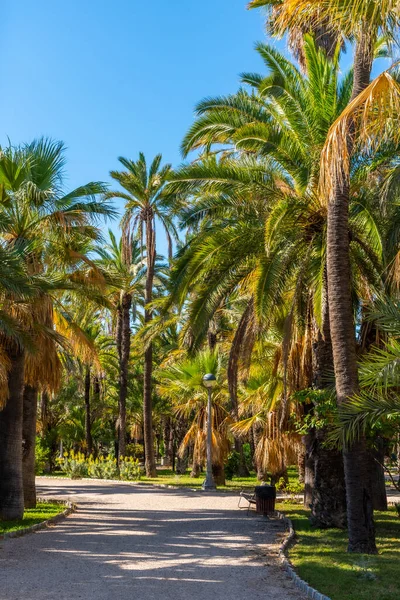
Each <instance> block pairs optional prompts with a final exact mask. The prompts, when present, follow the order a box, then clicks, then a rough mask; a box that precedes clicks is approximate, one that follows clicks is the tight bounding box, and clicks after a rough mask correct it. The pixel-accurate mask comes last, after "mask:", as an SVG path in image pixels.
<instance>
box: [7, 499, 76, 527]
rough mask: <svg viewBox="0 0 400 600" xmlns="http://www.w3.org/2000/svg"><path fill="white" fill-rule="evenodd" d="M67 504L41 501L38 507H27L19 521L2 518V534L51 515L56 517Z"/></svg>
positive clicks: (39, 521) (45, 519)
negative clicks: (3, 519)
mask: <svg viewBox="0 0 400 600" xmlns="http://www.w3.org/2000/svg"><path fill="white" fill-rule="evenodd" d="M64 510H65V506H63V505H62V504H53V503H51V502H40V503H38V505H37V507H36V508H27V509H26V510H25V512H24V516H23V519H21V520H19V521H1V520H0V535H3V534H4V533H9V532H10V531H18V530H20V529H25V527H31V526H32V525H36V524H37V523H42V522H43V521H47V519H50V518H51V517H55V516H56V515H59V514H60V513H62V512H64Z"/></svg>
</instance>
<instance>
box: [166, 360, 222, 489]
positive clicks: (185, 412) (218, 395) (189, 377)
mask: <svg viewBox="0 0 400 600" xmlns="http://www.w3.org/2000/svg"><path fill="white" fill-rule="evenodd" d="M206 373H215V376H216V378H217V380H218V383H219V386H218V387H217V388H216V390H215V391H214V393H213V398H212V419H211V423H212V464H213V473H214V477H215V479H216V483H217V484H219V485H224V484H225V476H224V461H225V459H226V457H227V455H228V453H229V450H230V441H229V424H230V415H229V412H228V411H227V408H226V405H227V394H226V392H225V390H224V378H225V376H224V368H223V365H222V361H221V356H219V355H218V354H217V353H216V352H210V351H203V352H200V353H198V354H197V355H196V356H195V357H194V358H189V359H183V360H182V359H180V360H178V361H177V362H176V363H175V364H172V365H170V366H168V367H166V368H163V369H160V370H159V372H158V373H157V379H158V382H159V383H158V391H159V394H160V395H161V396H162V397H164V398H166V399H168V400H169V401H170V402H171V403H172V407H173V410H174V412H175V413H176V415H177V416H178V417H185V418H186V419H188V420H189V421H191V425H190V427H189V430H188V432H187V434H186V436H185V437H184V439H183V441H182V444H181V447H180V452H181V453H183V452H185V451H186V449H187V448H188V446H189V445H193V463H194V464H198V465H204V463H205V458H206V433H207V393H206V390H205V388H204V385H203V377H204V375H205V374H206Z"/></svg>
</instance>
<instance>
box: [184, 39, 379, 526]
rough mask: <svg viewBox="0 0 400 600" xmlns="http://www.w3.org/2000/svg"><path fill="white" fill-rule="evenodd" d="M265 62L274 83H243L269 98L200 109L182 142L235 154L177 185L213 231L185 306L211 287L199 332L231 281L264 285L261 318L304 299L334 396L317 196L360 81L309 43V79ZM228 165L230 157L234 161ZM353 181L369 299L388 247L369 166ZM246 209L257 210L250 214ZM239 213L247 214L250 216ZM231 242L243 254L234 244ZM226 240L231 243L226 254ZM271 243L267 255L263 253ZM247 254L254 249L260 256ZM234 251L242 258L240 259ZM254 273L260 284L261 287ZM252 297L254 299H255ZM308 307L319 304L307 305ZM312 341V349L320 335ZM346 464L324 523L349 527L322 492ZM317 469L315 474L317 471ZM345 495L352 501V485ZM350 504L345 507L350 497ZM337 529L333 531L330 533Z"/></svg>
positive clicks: (316, 380)
mask: <svg viewBox="0 0 400 600" xmlns="http://www.w3.org/2000/svg"><path fill="white" fill-rule="evenodd" d="M258 51H259V52H260V54H261V56H262V57H263V59H264V60H265V62H266V64H267V66H268V68H269V71H270V73H269V74H268V75H267V77H261V76H259V75H255V74H245V75H244V76H243V79H244V81H245V82H248V83H250V84H252V85H253V86H254V87H255V88H256V91H257V92H258V94H257V95H252V96H251V95H248V94H246V92H244V91H241V92H240V93H239V94H238V95H237V96H231V97H228V98H211V99H206V100H205V101H203V102H201V103H200V105H199V107H198V114H199V118H198V119H197V120H196V121H195V123H194V124H193V126H192V128H191V129H190V131H189V133H188V134H187V136H186V138H185V141H184V143H183V149H184V151H185V153H186V152H187V151H189V150H190V148H192V147H200V148H205V149H206V150H208V149H210V148H211V146H212V144H213V143H220V144H223V151H224V154H223V157H222V159H221V160H220V161H219V163H217V162H216V161H215V159H214V158H211V159H207V160H204V161H203V163H199V162H197V163H195V164H194V165H192V166H188V167H184V168H182V169H179V170H178V171H177V172H176V174H175V175H174V181H176V183H174V185H175V186H176V188H175V189H177V190H178V191H179V192H183V191H184V189H185V188H186V189H187V190H189V191H190V193H192V194H193V193H196V194H197V195H198V196H201V197H200V198H199V200H198V201H196V203H195V204H194V206H193V208H190V209H188V211H186V213H184V217H185V225H189V226H192V227H195V226H197V223H198V222H199V220H201V219H202V218H203V219H204V220H205V223H206V226H204V228H201V229H200V232H199V234H198V235H197V236H196V238H194V239H193V240H192V239H190V240H189V244H188V251H187V252H185V253H184V254H183V256H182V259H179V261H178V264H177V269H178V273H177V276H176V280H177V281H178V283H179V289H180V291H181V294H180V296H179V298H180V299H181V301H182V300H183V299H184V297H185V296H186V294H187V291H188V289H189V288H188V287H187V285H188V284H189V283H191V284H193V283H194V284H195V282H196V281H199V282H201V281H202V280H203V281H207V285H204V286H203V288H199V289H198V290H197V292H199V291H200V296H199V298H198V301H197V302H196V303H195V304H193V309H194V308H196V306H197V307H198V308H201V311H202V313H199V317H197V316H196V320H193V319H192V321H191V322H192V326H193V328H194V332H196V329H197V328H196V322H198V321H197V319H200V318H201V319H203V317H204V315H205V310H206V309H207V310H210V311H211V310H215V308H216V307H217V306H218V305H219V303H220V302H221V297H222V296H223V294H224V292H225V291H228V290H229V288H225V287H224V286H225V277H229V278H230V279H231V281H232V288H231V289H232V290H234V289H235V286H237V281H235V279H234V278H235V275H236V273H238V274H239V277H242V278H243V281H246V286H247V292H248V291H249V287H250V284H252V283H255V282H256V281H259V282H260V287H258V285H257V286H256V288H255V290H254V289H253V290H252V293H253V294H254V296H255V306H256V314H257V315H258V316H260V315H262V314H264V315H269V314H270V312H271V310H272V308H273V306H274V305H277V304H278V305H279V303H281V302H282V299H281V294H282V292H284V291H286V290H288V289H293V290H295V292H294V293H293V309H296V310H297V308H301V307H302V306H303V310H304V309H306V310H309V309H308V307H309V306H311V309H312V310H311V313H310V314H309V315H308V316H307V315H306V314H304V313H303V316H302V319H303V320H306V321H307V320H308V319H310V320H311V322H313V321H315V325H316V326H313V327H312V328H311V329H312V331H311V336H312V338H313V348H314V351H315V364H316V365H317V366H318V369H317V370H318V376H317V373H316V374H315V376H314V377H313V378H312V381H310V382H309V386H311V385H314V386H317V387H321V386H324V385H326V383H324V381H323V377H321V375H323V374H324V372H326V371H327V370H329V369H330V366H331V362H332V354H331V347H330V341H329V311H328V310H327V309H328V306H327V296H328V293H327V277H326V221H327V209H326V204H325V203H324V202H323V201H321V195H320V194H319V193H318V187H317V186H318V179H319V163H320V155H321V149H322V147H323V144H324V142H325V140H326V138H327V135H328V131H329V127H330V125H331V124H332V123H333V122H334V120H335V119H336V118H337V116H338V115H340V113H341V111H342V110H343V109H344V108H345V107H346V105H347V103H348V99H349V97H350V93H351V84H352V75H351V73H350V74H349V75H347V76H346V77H345V78H344V80H343V81H342V82H341V84H340V85H338V79H337V73H338V71H337V69H338V66H337V63H332V62H331V61H329V60H327V58H326V57H325V56H324V55H323V53H322V52H321V51H318V50H316V48H315V45H314V43H313V41H312V39H311V38H310V37H307V38H306V39H305V42H304V52H305V59H306V66H307V69H306V70H307V73H308V77H307V78H304V77H303V76H302V75H301V74H300V73H299V72H298V70H297V69H296V67H295V66H294V65H292V64H291V63H290V62H289V61H288V60H287V59H285V58H284V57H282V56H280V55H279V53H278V52H276V50H274V49H272V48H270V47H268V46H265V45H259V46H258ZM233 144H234V147H233V148H232V145H233ZM241 151H243V152H247V153H251V155H253V154H254V153H257V155H258V157H257V159H255V158H249V157H248V156H245V158H242V157H241V158H240V160H238V158H237V155H238V153H240V152H241ZM227 155H228V158H225V156H227ZM241 161H242V162H241ZM271 164H272V165H273V169H272V168H271ZM241 167H242V168H241ZM353 179H354V201H353V204H352V214H351V221H350V226H351V232H352V245H351V257H352V265H353V273H352V278H353V289H354V290H355V291H356V292H357V295H358V296H362V295H363V290H362V288H360V286H359V284H358V283H357V282H358V281H369V282H370V285H376V286H378V287H379V283H380V271H381V262H380V246H381V243H380V240H379V236H377V235H376V232H377V227H376V224H375V223H374V220H373V218H372V217H371V211H370V210H369V207H368V203H367V204H366V200H365V192H364V191H363V189H364V188H363V181H364V182H365V181H366V171H365V165H364V163H363V161H361V163H360V164H359V165H358V169H357V168H355V169H354V173H353ZM246 194H247V196H246ZM248 195H251V197H250V198H249V197H248ZM255 198H257V202H258V205H257V204H256V203H255ZM245 203H246V207H244V206H243V208H242V204H245ZM252 207H254V212H253V213H252V212H251V210H250V209H252ZM229 211H232V220H229V218H228V215H229ZM239 211H247V214H246V212H243V213H241V212H239ZM238 214H239V215H240V219H239V218H238ZM222 215H223V217H222ZM245 215H246V216H245ZM189 219H190V220H189ZM208 219H210V221H208ZM242 219H243V221H242ZM246 227H247V228H248V229H249V230H250V229H251V231H252V234H250V232H249V231H248V232H245V229H246ZM229 228H230V230H229ZM240 228H241V229H243V231H244V234H243V235H242V234H239V229H240ZM256 231H259V238H257V240H258V242H257V243H256V242H255V238H254V237H252V235H253V236H254V235H255V232H256ZM212 236H214V239H213V243H211V239H212ZM224 236H225V238H226V239H224ZM228 236H229V239H231V240H232V243H233V244H235V245H234V246H232V245H231V243H229V242H228ZM218 238H219V239H220V240H221V241H220V243H219V245H218V246H216V245H215V244H216V241H217V239H218ZM206 240H207V242H206ZM265 240H266V246H267V253H265V250H264V241H265ZM189 247H191V250H190V249H189ZM248 247H249V248H250V247H251V254H250V253H249V252H248V250H247V249H248ZM234 248H236V250H235V252H236V254H235V255H233V254H230V252H231V251H233V250H234ZM195 252H196V258H195V254H194V253H195ZM253 252H254V254H253ZM225 255H226V256H227V258H226V261H225V258H224V257H225ZM252 256H254V257H256V256H258V257H259V260H260V266H259V269H258V270H257V269H256V268H255V265H256V264H257V263H256V262H252V261H251V260H250V257H252ZM239 257H240V258H239ZM245 259H246V262H244V260H245ZM253 260H254V259H253ZM242 261H243V262H242ZM214 263H215V264H214ZM232 265H234V267H232ZM252 268H254V275H256V277H255V276H253V277H252V278H251V277H250V272H251V269H252ZM221 272H223V273H224V274H223V275H222V274H221ZM205 273H207V280H206V279H205ZM209 273H212V274H215V279H211V280H210V275H209ZM213 281H215V288H214V287H213ZM227 281H228V280H227ZM214 289H215V290H216V291H217V292H218V294H219V295H217V294H215V302H214V299H213V298H212V296H211V294H213V293H214V292H213V290H214ZM241 291H242V293H243V291H244V290H241ZM310 291H311V292H312V293H311V295H310ZM306 298H309V300H307V301H304V299H306ZM310 300H311V305H310ZM293 309H289V311H288V317H289V318H290V319H292V318H293V312H292V311H293ZM201 322H203V320H202V321H201ZM192 333H193V332H192ZM308 339H311V338H310V336H308ZM320 453H321V456H320V457H319V458H320V459H321V460H320V461H319V463H318V464H319V465H320V466H321V467H322V463H323V461H322V453H323V444H321V445H320ZM327 458H328V461H325V463H324V465H325V466H326V463H327V464H328V466H329V467H330V468H331V469H333V465H334V464H335V461H334V460H333V453H330V456H327ZM336 462H337V471H335V473H336V475H335V476H334V477H332V478H331V477H329V469H328V470H327V469H326V468H325V466H324V467H323V468H322V472H321V473H319V474H318V481H319V482H320V484H321V489H324V490H325V491H324V494H327V495H323V494H321V490H319V491H318V493H317V494H316V504H315V505H314V503H313V512H314V511H315V512H316V511H317V510H318V506H322V505H325V510H324V511H323V514H324V515H325V516H328V517H329V518H332V519H334V515H335V510H334V509H333V508H332V510H326V507H327V506H328V504H329V502H330V500H329V498H331V500H332V503H333V504H332V507H333V506H335V507H337V508H338V514H340V515H341V516H340V519H342V516H343V514H344V511H343V510H342V508H340V509H339V504H338V502H337V500H336V498H335V496H336V497H339V496H340V494H339V491H338V493H337V494H334V493H333V492H332V485H331V484H330V485H329V486H324V485H323V478H324V477H325V476H326V477H327V478H329V480H330V481H332V480H335V481H337V482H338V485H339V482H340V473H341V474H342V475H341V478H342V479H343V466H342V460H341V457H340V454H338V456H337V461H336ZM312 468H313V470H314V465H312ZM320 470H321V469H320ZM340 489H341V490H342V491H343V486H340ZM341 497H342V499H343V504H344V502H345V498H344V494H343V493H342V494H341ZM337 522H338V521H332V522H331V523H330V525H332V524H333V523H337ZM342 526H343V522H342Z"/></svg>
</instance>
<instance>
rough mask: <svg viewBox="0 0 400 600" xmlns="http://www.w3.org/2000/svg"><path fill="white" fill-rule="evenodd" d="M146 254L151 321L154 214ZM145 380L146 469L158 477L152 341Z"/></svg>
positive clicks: (149, 219) (147, 316)
mask: <svg viewBox="0 0 400 600" xmlns="http://www.w3.org/2000/svg"><path fill="white" fill-rule="evenodd" d="M146 254H147V276H146V293H145V311H144V322H145V323H149V322H150V321H151V319H152V312H151V309H150V307H149V304H150V302H151V301H152V299H153V281H154V269H155V259H156V251H155V230H154V222H153V218H152V215H151V214H150V215H149V216H148V217H147V220H146ZM143 377H144V382H143V430H144V445H145V448H146V461H145V469H146V475H147V477H157V471H156V461H155V456H154V439H153V398H152V392H153V385H152V383H153V382H152V377H153V344H152V343H151V342H150V344H149V345H148V347H147V348H146V350H145V353H144V374H143Z"/></svg>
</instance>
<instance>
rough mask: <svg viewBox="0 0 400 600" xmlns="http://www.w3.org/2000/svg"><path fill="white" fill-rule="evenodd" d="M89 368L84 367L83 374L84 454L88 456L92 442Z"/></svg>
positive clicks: (91, 448) (91, 450)
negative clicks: (84, 371)
mask: <svg viewBox="0 0 400 600" xmlns="http://www.w3.org/2000/svg"><path fill="white" fill-rule="evenodd" d="M90 379H91V378H90V367H86V373H85V438H86V452H87V454H88V456H90V455H91V454H92V452H93V442H92V415H91V408H90Z"/></svg>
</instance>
